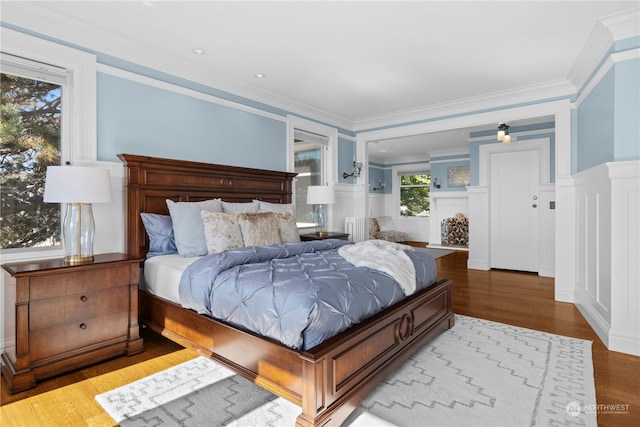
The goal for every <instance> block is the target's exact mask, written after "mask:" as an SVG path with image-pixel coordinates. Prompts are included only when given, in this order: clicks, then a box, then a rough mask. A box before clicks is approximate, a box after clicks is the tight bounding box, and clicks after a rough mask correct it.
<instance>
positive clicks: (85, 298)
mask: <svg viewBox="0 0 640 427" xmlns="http://www.w3.org/2000/svg"><path fill="white" fill-rule="evenodd" d="M88 299H89V298H87V297H86V296H85V295H82V296H81V297H80V301H82V302H87V300H88Z"/></svg>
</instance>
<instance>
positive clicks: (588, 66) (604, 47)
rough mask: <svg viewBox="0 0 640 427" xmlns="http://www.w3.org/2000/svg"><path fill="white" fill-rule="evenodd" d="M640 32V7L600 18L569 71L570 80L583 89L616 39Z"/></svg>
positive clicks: (632, 35) (579, 88)
mask: <svg viewBox="0 0 640 427" xmlns="http://www.w3.org/2000/svg"><path fill="white" fill-rule="evenodd" d="M639 34H640V8H636V9H632V10H628V11H626V12H622V13H618V14H615V15H610V16H607V17H604V18H601V19H599V20H598V22H597V23H596V25H595V26H594V28H593V30H592V31H591V34H590V35H589V38H588V39H587V41H586V42H585V44H584V46H583V47H582V50H581V51H580V54H579V55H578V59H577V61H576V62H575V64H574V66H573V68H572V69H571V71H570V72H569V76H568V79H569V81H571V82H572V83H573V85H574V86H575V87H576V88H577V89H578V91H580V90H582V89H583V88H584V86H585V84H587V82H588V80H589V79H590V78H591V77H592V75H593V74H594V72H595V71H596V68H597V67H598V66H599V65H600V64H601V63H602V62H603V60H606V57H607V55H608V54H609V53H610V50H611V49H612V47H613V44H614V43H615V42H616V41H618V40H624V39H627V38H630V37H634V36H637V35H639Z"/></svg>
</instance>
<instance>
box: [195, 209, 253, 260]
mask: <svg viewBox="0 0 640 427" xmlns="http://www.w3.org/2000/svg"><path fill="white" fill-rule="evenodd" d="M200 216H201V217H202V222H203V224H204V238H205V240H206V242H207V251H208V252H209V253H210V254H217V253H218V252H222V251H226V250H228V249H236V248H241V247H243V246H244V241H243V240H242V232H241V231H240V223H239V222H238V214H237V213H222V212H210V211H202V212H200Z"/></svg>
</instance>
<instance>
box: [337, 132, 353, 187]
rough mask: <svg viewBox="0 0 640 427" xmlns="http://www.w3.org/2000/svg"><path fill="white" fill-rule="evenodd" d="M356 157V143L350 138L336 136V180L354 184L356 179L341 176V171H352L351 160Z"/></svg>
mask: <svg viewBox="0 0 640 427" xmlns="http://www.w3.org/2000/svg"><path fill="white" fill-rule="evenodd" d="M355 158H356V144H355V142H354V141H352V140H350V139H345V138H340V137H338V170H337V171H336V172H337V174H338V178H337V179H338V181H337V182H340V183H343V184H355V183H356V179H355V178H354V177H352V176H350V177H348V178H346V179H345V178H343V177H342V174H343V173H345V172H346V173H351V172H352V171H353V161H354V160H355Z"/></svg>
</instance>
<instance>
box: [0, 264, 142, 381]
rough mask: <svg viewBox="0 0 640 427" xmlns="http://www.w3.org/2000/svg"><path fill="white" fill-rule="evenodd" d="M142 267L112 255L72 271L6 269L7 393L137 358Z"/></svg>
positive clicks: (6, 266) (20, 266) (60, 266)
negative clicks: (119, 359) (124, 357)
mask: <svg viewBox="0 0 640 427" xmlns="http://www.w3.org/2000/svg"><path fill="white" fill-rule="evenodd" d="M142 261H143V260H142V259H140V258H135V257H131V256H128V255H125V254H121V253H110V254H101V255H96V256H95V257H94V261H93V262H91V263H87V264H81V265H73V266H67V265H65V263H64V259H62V258H56V259H47V260H38V261H27V262H16V263H8V264H4V265H3V266H2V267H3V268H4V269H5V270H6V271H7V273H8V274H5V282H4V285H5V286H4V298H3V301H4V310H5V339H6V342H7V346H6V348H5V351H4V352H3V353H2V375H3V376H4V377H5V380H6V381H7V386H8V388H9V392H10V393H16V392H19V391H23V390H27V389H29V388H31V387H34V386H35V384H36V381H40V380H42V379H45V378H48V377H52V376H55V375H58V374H61V373H63V372H67V371H71V370H74V369H77V368H80V367H83V366H87V365H91V364H93V363H96V362H100V361H102V360H105V359H108V358H111V357H114V356H119V355H122V354H127V355H133V354H137V353H140V352H142V351H143V350H144V346H143V341H142V338H140V335H139V329H138V277H139V271H140V263H141V262H142ZM12 317H13V319H12ZM12 320H13V321H12Z"/></svg>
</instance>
